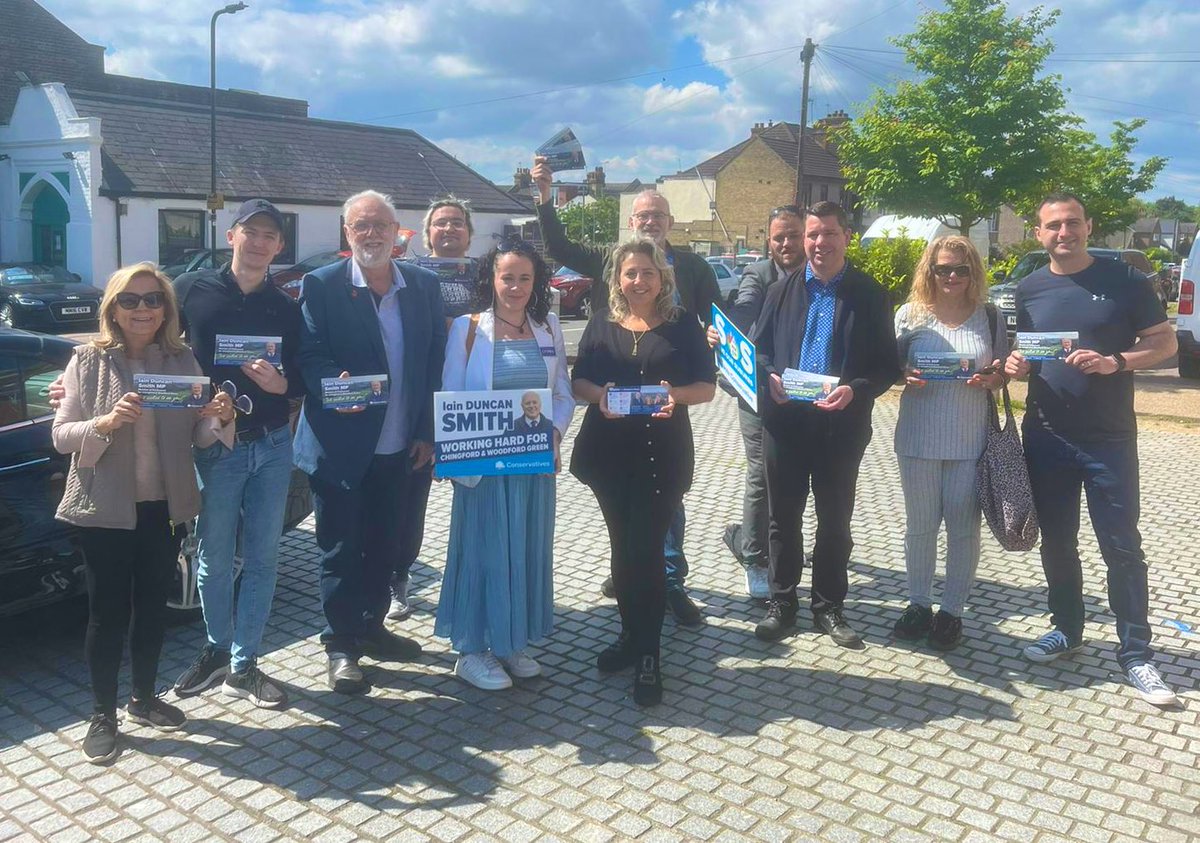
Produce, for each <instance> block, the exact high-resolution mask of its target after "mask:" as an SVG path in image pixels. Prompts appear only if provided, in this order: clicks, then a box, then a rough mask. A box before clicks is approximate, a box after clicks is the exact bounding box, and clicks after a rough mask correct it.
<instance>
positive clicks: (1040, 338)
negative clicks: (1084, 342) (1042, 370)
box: [1016, 331, 1079, 360]
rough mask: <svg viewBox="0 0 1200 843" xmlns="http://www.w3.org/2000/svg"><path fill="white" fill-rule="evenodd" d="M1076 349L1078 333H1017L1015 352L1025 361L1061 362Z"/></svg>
mask: <svg viewBox="0 0 1200 843" xmlns="http://www.w3.org/2000/svg"><path fill="white" fill-rule="evenodd" d="M1078 349H1079V332H1078V331H1040V332H1025V331H1017V348H1016V350H1017V351H1019V352H1021V354H1023V355H1024V356H1025V359H1026V360H1062V359H1063V358H1065V357H1066V356H1067V355H1068V354H1070V353H1071V352H1072V351H1077V350H1078Z"/></svg>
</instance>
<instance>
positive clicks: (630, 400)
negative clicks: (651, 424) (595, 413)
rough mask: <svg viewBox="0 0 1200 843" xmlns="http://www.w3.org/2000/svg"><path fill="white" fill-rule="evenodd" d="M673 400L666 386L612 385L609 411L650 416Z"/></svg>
mask: <svg viewBox="0 0 1200 843" xmlns="http://www.w3.org/2000/svg"><path fill="white" fill-rule="evenodd" d="M670 401H671V396H670V394H669V393H668V392H667V388H666V387H665V386H610V387H609V388H608V411H609V412H610V413H613V414H614V415H618V416H649V415H653V414H654V413H657V412H659V411H661V410H662V408H663V407H665V406H666V405H667V404H669V403H670Z"/></svg>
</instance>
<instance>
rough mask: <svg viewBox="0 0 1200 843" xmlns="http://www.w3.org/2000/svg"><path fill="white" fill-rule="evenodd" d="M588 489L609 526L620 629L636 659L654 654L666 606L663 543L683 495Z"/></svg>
mask: <svg viewBox="0 0 1200 843" xmlns="http://www.w3.org/2000/svg"><path fill="white" fill-rule="evenodd" d="M592 491H594V492H595V493H596V501H597V503H599V504H600V512H601V513H602V514H603V515H604V523H605V525H607V527H608V540H609V543H610V544H611V546H612V580H613V590H614V591H615V592H616V594H617V609H618V610H619V611H620V612H621V628H622V629H623V630H624V631H625V632H626V633H628V634H629V636H630V638H631V640H632V641H633V645H634V647H635V648H636V652H637V653H638V654H639V655H647V654H649V655H656V656H657V655H658V642H659V637H660V635H661V634H662V624H663V613H664V612H666V608H667V606H666V600H667V598H666V594H667V577H666V567H665V564H664V558H663V540H664V539H665V538H666V536H667V530H668V529H669V528H670V526H671V518H672V516H673V515H674V513H675V511H676V509H678V507H679V505H680V503H681V501H682V496H679V497H668V496H665V495H660V494H655V493H654V491H653V490H651V489H649V488H648V487H645V488H636V487H635V488H628V487H623V488H611V489H610V488H602V487H598V486H597V487H593V489H592ZM647 492H650V494H647Z"/></svg>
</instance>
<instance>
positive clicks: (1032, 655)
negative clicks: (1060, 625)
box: [1024, 629, 1083, 664]
mask: <svg viewBox="0 0 1200 843" xmlns="http://www.w3.org/2000/svg"><path fill="white" fill-rule="evenodd" d="M1082 649H1083V642H1082V641H1080V642H1079V643H1078V644H1072V643H1071V642H1070V641H1068V640H1067V636H1066V635H1064V634H1063V633H1062V632H1061V631H1059V630H1057V629H1054V630H1051V631H1050V632H1047V633H1046V634H1045V635H1043V636H1042V637H1041V638H1039V639H1038V640H1037V641H1034V642H1033V643H1032V644H1030V645H1029V646H1028V647H1026V648H1025V650H1024V652H1025V658H1027V659H1029V660H1030V661H1031V662H1037V663H1038V664H1049V663H1050V662H1052V661H1054V660H1055V659H1059V658H1062V657H1063V656H1069V655H1070V654H1071V653H1078V652H1079V651H1080V650H1082Z"/></svg>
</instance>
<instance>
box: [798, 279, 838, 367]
mask: <svg viewBox="0 0 1200 843" xmlns="http://www.w3.org/2000/svg"><path fill="white" fill-rule="evenodd" d="M845 274H846V267H845V266H843V267H842V269H841V271H840V272H838V274H837V275H835V276H833V279H832V280H830V281H829V282H828V283H822V282H821V280H820V279H819V278H817V276H815V275H813V270H812V264H806V265H805V267H804V289H805V290H807V291H808V321H807V322H806V323H805V325H804V340H803V342H801V343H800V360H799V363H798V366H797V368H799V369H800V371H802V372H812V373H813V374H815V375H833V374H837V373H836V372H831V371H829V369H830V366H831V364H832V357H833V355H832V354H830V351H831V346H832V345H833V317H834V313H835V311H836V308H837V286H838V284H839V283H840V282H841V280H842V276H843V275H845Z"/></svg>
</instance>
